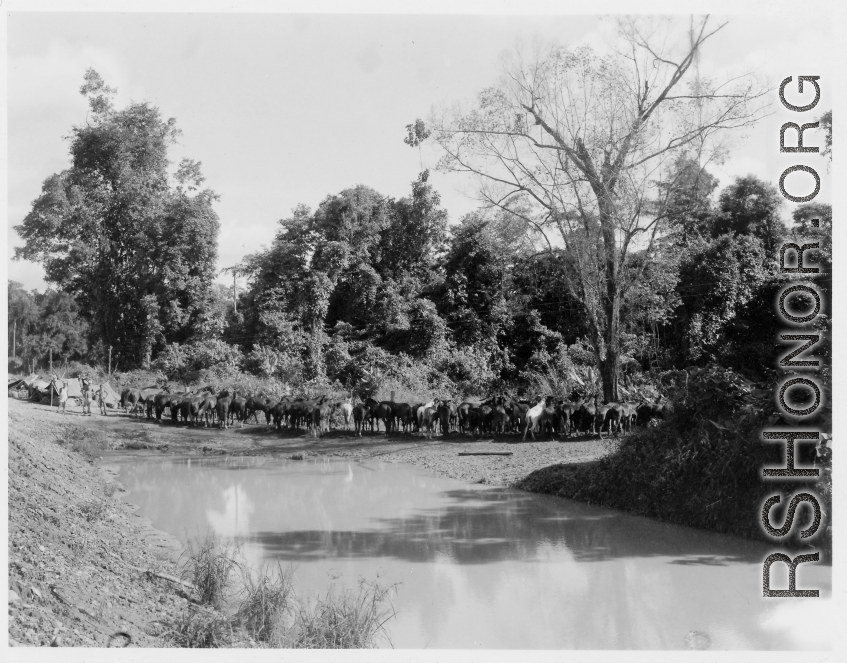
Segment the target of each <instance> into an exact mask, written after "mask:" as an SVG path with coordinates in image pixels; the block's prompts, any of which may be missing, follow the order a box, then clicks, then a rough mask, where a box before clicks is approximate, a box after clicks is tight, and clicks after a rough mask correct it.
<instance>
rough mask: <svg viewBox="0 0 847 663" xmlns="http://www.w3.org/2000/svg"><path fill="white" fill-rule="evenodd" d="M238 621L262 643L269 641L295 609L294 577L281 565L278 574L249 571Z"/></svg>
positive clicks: (276, 571)
mask: <svg viewBox="0 0 847 663" xmlns="http://www.w3.org/2000/svg"><path fill="white" fill-rule="evenodd" d="M242 596H243V598H242V599H241V601H240V603H239V606H238V611H237V612H236V614H235V616H234V621H236V622H237V623H239V624H240V625H241V626H243V627H244V629H245V630H246V631H247V633H249V634H250V635H251V636H252V637H253V638H254V639H255V640H257V641H258V642H268V641H269V640H270V639H271V634H272V632H273V631H274V629H275V628H276V627H277V625H278V624H281V623H285V622H286V620H287V619H288V615H289V613H290V612H291V610H292V606H293V602H294V593H293V590H292V586H291V574H288V575H286V574H285V573H284V572H283V570H282V568H281V567H279V566H277V568H276V570H275V572H274V573H269V572H268V571H267V570H266V569H262V570H261V571H259V572H258V573H255V574H254V573H252V572H250V571H246V572H245V573H244V586H243V588H242Z"/></svg>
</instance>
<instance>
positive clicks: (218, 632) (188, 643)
mask: <svg viewBox="0 0 847 663" xmlns="http://www.w3.org/2000/svg"><path fill="white" fill-rule="evenodd" d="M164 638H165V641H166V642H167V643H168V644H170V645H171V646H173V647H189V648H203V649H212V648H219V647H231V646H232V645H233V640H234V638H233V632H232V625H231V624H230V620H229V619H228V618H227V617H226V616H225V615H223V614H222V613H220V612H218V611H216V610H213V609H209V608H205V607H203V606H193V605H189V606H188V608H187V609H186V610H184V611H183V612H182V613H181V614H180V616H179V617H178V618H177V620H176V621H175V622H174V623H173V624H172V625H171V629H170V630H169V631H168V632H167V633H165V634H164Z"/></svg>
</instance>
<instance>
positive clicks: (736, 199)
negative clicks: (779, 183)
mask: <svg viewBox="0 0 847 663" xmlns="http://www.w3.org/2000/svg"><path fill="white" fill-rule="evenodd" d="M782 205H783V199H782V196H781V195H780V193H779V190H778V189H777V188H776V187H775V186H773V185H772V184H767V183H765V182H763V181H762V180H760V179H759V178H758V177H756V176H754V175H747V176H746V177H737V178H736V179H735V181H734V182H733V183H732V184H731V185H729V186H728V187H726V188H725V189H724V190H723V191H722V192H721V195H720V197H719V200H718V212H717V215H716V217H715V220H714V223H713V225H712V236H713V237H718V236H719V235H723V234H725V233H728V232H734V233H738V234H739V235H753V236H754V237H758V238H759V239H760V240H761V241H762V245H763V246H764V248H765V251H767V253H768V255H775V253H776V251H778V250H779V243H780V240H781V239H782V238H783V237H784V236H785V234H786V232H787V228H786V226H785V223H784V222H783V221H782V218H781V217H780V210H781V209H782Z"/></svg>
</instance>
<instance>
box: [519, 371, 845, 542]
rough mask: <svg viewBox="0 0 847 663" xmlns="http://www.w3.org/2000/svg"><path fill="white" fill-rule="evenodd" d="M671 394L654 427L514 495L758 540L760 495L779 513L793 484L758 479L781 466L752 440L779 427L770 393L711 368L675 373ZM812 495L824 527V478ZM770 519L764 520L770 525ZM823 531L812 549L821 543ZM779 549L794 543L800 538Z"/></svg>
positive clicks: (807, 456) (536, 475)
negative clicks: (776, 499) (542, 496)
mask: <svg viewBox="0 0 847 663" xmlns="http://www.w3.org/2000/svg"><path fill="white" fill-rule="evenodd" d="M666 377H667V376H666ZM670 391H671V395H672V405H673V407H672V409H671V411H670V413H669V415H668V418H667V419H666V420H665V421H663V422H662V423H661V424H660V425H658V426H656V427H651V428H647V429H644V430H642V431H640V432H639V433H637V434H634V435H632V436H629V437H626V438H624V439H623V440H622V441H621V443H620V445H619V447H618V449H617V450H616V451H615V452H613V453H611V454H610V455H608V456H606V457H605V458H602V459H600V460H599V461H596V462H594V463H590V464H589V463H585V464H574V465H554V466H552V467H548V468H544V469H541V470H538V471H536V472H533V473H532V474H530V475H529V476H527V477H526V478H524V479H523V480H521V481H520V482H518V483H517V487H518V488H522V489H524V490H529V491H532V492H539V493H548V494H553V495H559V496H561V497H567V498H570V499H576V500H580V501H584V502H588V503H591V504H602V505H604V506H609V507H612V508H615V509H622V510H625V511H632V512H635V513H638V514H642V515H646V516H652V517H656V518H660V519H662V520H666V521H669V522H674V523H679V524H683V525H689V526H692V527H700V528H703V529H710V530H714V531H718V532H725V533H729V534H735V535H738V536H745V537H750V538H763V537H764V536H765V535H764V534H763V532H762V529H761V524H760V518H759V517H757V514H759V513H760V512H761V506H762V503H763V502H764V500H765V498H766V496H769V495H772V494H774V493H777V492H779V493H781V494H782V496H783V497H782V505H786V504H787V502H788V499H787V498H788V497H789V496H790V495H791V494H793V493H794V492H796V491H797V490H798V487H799V486H798V484H797V483H796V482H786V481H772V482H768V483H765V482H764V481H763V480H762V478H761V475H760V472H761V469H762V467H764V466H779V465H781V464H782V463H783V462H784V455H783V453H782V451H781V450H780V445H778V444H770V443H765V442H763V441H762V440H761V436H760V433H761V431H762V430H763V429H764V428H765V427H766V426H774V425H776V424H778V423H779V421H780V417H779V415H778V413H777V412H775V406H774V402H773V392H772V391H771V390H765V389H762V388H759V387H758V386H757V385H754V384H752V383H750V382H748V381H747V380H745V379H744V378H742V377H741V376H739V375H738V374H737V373H735V372H733V371H732V370H730V369H725V368H721V367H719V366H715V365H710V366H708V367H707V368H705V369H692V370H690V371H689V372H688V373H686V372H685V371H680V372H679V373H677V374H676V377H675V379H674V380H673V384H672V385H671V386H670ZM808 447H809V445H798V456H797V460H796V462H797V464H798V465H800V466H802V465H808V464H809V463H810V462H811V461H812V459H813V457H814V454H813V453H811V452H809V451H808ZM804 448H805V449H806V450H805V451H804V452H802V453H801V451H800V450H801V449H804ZM807 487H808V486H807ZM815 490H816V492H817V494H818V497H819V498H820V500H821V509H822V510H823V511H824V514H825V516H826V517H827V519H828V520H829V518H831V513H832V504H831V473H828V472H826V471H824V472H822V476H821V480H820V481H818V482H817V485H816V486H815ZM783 508H784V507H783ZM778 511H779V508H777V509H774V510H773V511H772V512H771V513H772V516H771V517H772V520H775V519H776V518H777V512H778ZM795 531H799V530H795ZM822 531H823V528H821V530H819V534H817V535H815V537H814V538H813V539H812V543H814V542H815V541H820V540H821V539H819V538H818V537H819V536H820V532H822ZM795 536H796V535H795ZM808 542H809V540H808V539H807V540H804V541H803V543H808ZM786 543H788V544H799V539H795V540H792V541H786Z"/></svg>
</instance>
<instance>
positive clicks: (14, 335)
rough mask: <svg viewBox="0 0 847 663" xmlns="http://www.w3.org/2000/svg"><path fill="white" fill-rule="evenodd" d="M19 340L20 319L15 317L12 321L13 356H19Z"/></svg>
mask: <svg viewBox="0 0 847 663" xmlns="http://www.w3.org/2000/svg"><path fill="white" fill-rule="evenodd" d="M17 340H18V319H17V318H15V319H14V321H12V356H13V357H17V356H18V353H17V349H18V344H17Z"/></svg>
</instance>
